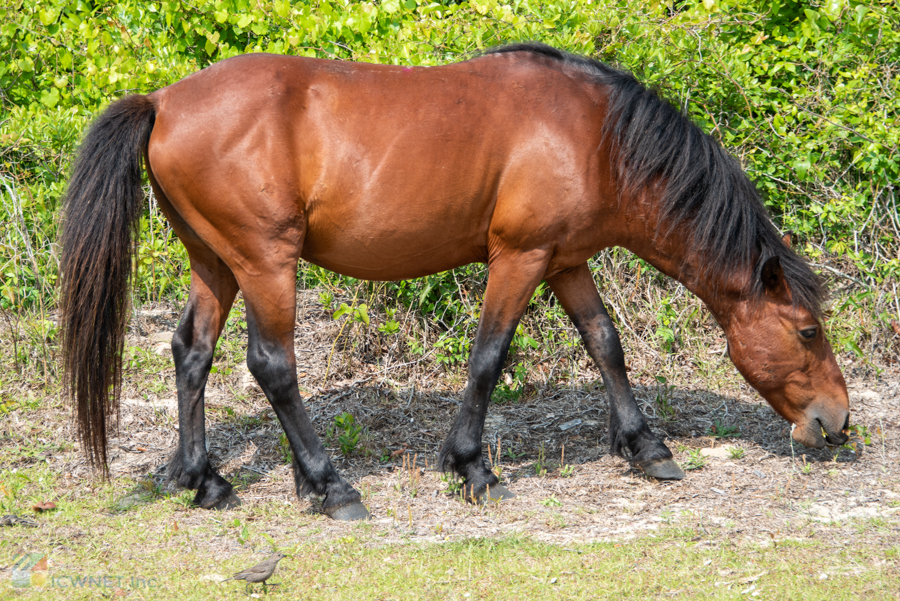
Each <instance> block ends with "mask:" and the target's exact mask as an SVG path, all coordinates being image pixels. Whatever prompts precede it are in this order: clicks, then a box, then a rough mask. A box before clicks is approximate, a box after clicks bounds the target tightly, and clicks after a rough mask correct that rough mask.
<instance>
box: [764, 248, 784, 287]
mask: <svg viewBox="0 0 900 601" xmlns="http://www.w3.org/2000/svg"><path fill="white" fill-rule="evenodd" d="M762 283H763V286H765V287H766V290H767V291H769V292H778V291H779V290H781V287H782V285H783V284H784V270H783V269H782V268H781V260H780V259H779V258H778V256H777V255H776V256H774V257H769V258H768V259H766V262H765V263H763V266H762Z"/></svg>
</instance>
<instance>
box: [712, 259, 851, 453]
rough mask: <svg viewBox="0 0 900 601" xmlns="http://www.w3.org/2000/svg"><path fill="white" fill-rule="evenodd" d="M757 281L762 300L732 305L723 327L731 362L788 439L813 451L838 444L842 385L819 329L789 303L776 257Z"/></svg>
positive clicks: (842, 427) (845, 421)
mask: <svg viewBox="0 0 900 601" xmlns="http://www.w3.org/2000/svg"><path fill="white" fill-rule="evenodd" d="M761 277H762V284H763V287H764V290H765V294H764V295H763V298H761V299H760V300H759V302H758V303H738V305H737V307H738V308H737V310H736V311H735V312H734V313H733V314H732V315H731V319H729V320H728V322H727V325H726V326H725V334H726V336H727V338H728V352H729V355H730V356H731V360H732V361H734V364H735V365H736V366H737V368H738V371H740V372H741V374H742V375H743V376H744V378H746V379H747V381H748V382H749V383H750V384H751V385H752V386H753V387H754V388H756V389H757V390H758V391H759V393H760V394H761V395H762V396H763V397H764V398H765V399H766V400H767V401H768V402H769V404H770V405H772V407H773V408H774V409H775V411H777V412H778V413H779V414H781V416H782V417H784V418H785V419H786V420H788V421H789V422H790V423H791V424H792V434H791V436H792V437H793V439H794V440H796V441H797V442H799V443H802V444H804V445H806V446H808V447H815V448H821V447H823V446H825V443H826V442H827V443H828V444H831V445H839V444H843V443H844V442H846V440H847V434H846V430H847V428H848V427H849V420H850V411H849V403H848V398H847V384H846V382H844V376H843V375H842V374H841V370H840V368H838V366H837V362H836V361H835V358H834V353H833V352H832V350H831V345H830V344H829V343H828V340H827V339H826V338H825V332H824V328H823V327H822V324H821V323H819V321H818V320H817V319H816V317H815V316H814V315H813V314H812V313H810V312H809V311H808V310H807V309H805V308H803V307H801V306H797V305H795V304H794V303H793V302H792V299H791V290H790V287H789V286H788V283H787V281H786V280H785V278H784V272H783V270H782V267H781V263H780V261H779V259H778V257H773V258H771V259H769V260H767V261H766V262H765V263H764V265H763V267H762V270H761ZM823 431H824V437H823Z"/></svg>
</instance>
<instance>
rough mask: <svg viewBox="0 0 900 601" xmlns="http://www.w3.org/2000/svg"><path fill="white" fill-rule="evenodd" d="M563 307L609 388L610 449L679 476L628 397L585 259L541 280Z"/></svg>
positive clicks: (621, 363)
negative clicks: (566, 269)
mask: <svg viewBox="0 0 900 601" xmlns="http://www.w3.org/2000/svg"><path fill="white" fill-rule="evenodd" d="M547 283H548V284H549V285H550V289H551V290H553V293H554V294H555V295H556V298H557V299H559V302H560V304H561V305H562V306H563V309H565V311H566V313H567V314H568V315H569V317H570V318H571V319H572V321H573V322H574V323H575V327H576V328H578V332H579V333H580V334H581V337H582V339H583V340H584V344H585V346H586V347H587V350H588V353H589V354H590V355H591V357H592V358H593V359H594V362H596V363H597V366H598V367H599V368H600V373H601V374H602V376H603V383H604V384H605V385H606V390H607V391H608V392H609V440H610V448H611V450H612V452H613V453H614V454H617V455H624V453H623V451H624V449H625V448H626V447H627V448H628V450H629V451H630V452H631V457H632V461H633V462H634V463H635V464H636V465H637V466H638V467H640V468H641V469H642V470H643V471H644V472H645V473H647V474H649V475H651V476H654V477H656V478H660V479H665V480H678V479H681V478H684V472H682V471H681V469H680V468H679V467H678V466H677V465H676V464H675V462H674V461H672V452H671V451H669V449H668V448H667V447H666V445H665V444H663V442H662V441H661V440H659V438H657V437H656V436H655V435H654V434H653V433H652V432H651V431H650V428H649V427H648V426H647V422H646V421H645V420H644V416H643V414H641V410H640V409H639V408H638V406H637V403H635V401H634V394H633V393H632V391H631V384H629V383H628V375H627V374H626V373H625V354H624V352H623V351H622V344H621V343H620V342H619V334H618V333H617V332H616V328H615V326H614V325H613V323H612V320H611V319H610V318H609V314H608V313H607V312H606V307H604V306H603V301H602V300H601V299H600V295H599V294H597V287H596V286H595V285H594V279H593V277H592V276H591V272H590V269H589V268H588V266H587V263H585V264H582V265H580V266H579V267H576V268H575V269H573V270H570V271H567V272H564V273H561V274H559V275H556V276H554V277H552V278H549V279H548V280H547Z"/></svg>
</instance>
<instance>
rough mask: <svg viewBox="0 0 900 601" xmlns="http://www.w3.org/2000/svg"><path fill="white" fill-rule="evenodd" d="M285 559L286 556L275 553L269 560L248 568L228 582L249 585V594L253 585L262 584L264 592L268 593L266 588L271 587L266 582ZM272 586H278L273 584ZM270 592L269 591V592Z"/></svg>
mask: <svg viewBox="0 0 900 601" xmlns="http://www.w3.org/2000/svg"><path fill="white" fill-rule="evenodd" d="M282 559H284V555H282V554H281V553H275V554H274V555H271V556H269V558H268V559H266V560H264V561H261V562H259V563H258V564H256V565H255V566H253V567H252V568H247V569H246V570H243V571H241V572H238V573H237V574H235V575H234V576H232V577H231V578H229V579H228V580H243V581H244V582H246V583H247V590H248V592H249V590H250V585H251V584H257V583H260V582H261V583H262V585H263V590H264V591H267V589H266V587H267V586H269V585H267V584H266V580H268V579H269V578H271V577H272V574H273V573H274V572H275V566H276V565H278V562H279V561H281V560H282ZM272 586H277V585H276V584H273V585H272ZM267 592H268V591H267Z"/></svg>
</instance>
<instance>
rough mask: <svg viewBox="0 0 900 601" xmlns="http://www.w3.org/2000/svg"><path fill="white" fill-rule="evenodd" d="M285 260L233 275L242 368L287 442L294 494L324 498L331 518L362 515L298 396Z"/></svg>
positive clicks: (291, 287)
mask: <svg viewBox="0 0 900 601" xmlns="http://www.w3.org/2000/svg"><path fill="white" fill-rule="evenodd" d="M285 263H286V264H288V265H289V267H288V268H286V269H285V268H284V264H281V267H276V268H267V266H266V265H264V264H263V263H262V262H260V263H257V264H256V265H255V266H256V267H257V268H258V271H257V273H255V274H253V275H250V274H243V275H239V276H238V277H239V279H240V285H241V290H242V291H243V294H244V302H245V303H246V305H247V325H248V329H249V337H250V340H249V347H248V349H247V366H248V367H249V368H250V371H251V373H253V375H254V376H255V377H256V380H257V381H258V382H259V385H260V387H261V388H262V389H263V392H264V393H265V394H266V397H267V398H268V399H269V402H270V403H271V404H272V408H273V409H274V410H275V414H276V415H277V416H278V419H279V421H280V422H281V426H282V427H283V428H284V431H285V434H286V435H287V439H288V442H289V443H290V445H291V450H292V451H293V455H294V481H295V485H296V489H297V495H298V496H305V495H308V494H315V495H317V496H319V497H322V498H324V501H323V510H324V512H325V513H326V514H327V515H329V516H331V517H332V518H334V519H339V520H359V519H365V518H367V517H368V516H369V512H368V511H367V510H366V508H365V506H364V505H363V504H362V502H361V500H360V496H359V493H358V492H357V491H356V490H354V489H353V487H352V486H350V484H348V483H347V481H346V480H344V479H343V478H341V476H340V475H339V474H338V473H337V470H335V469H334V466H332V464H331V460H330V459H329V458H328V453H326V451H325V447H324V446H323V445H322V441H321V440H319V437H318V435H316V431H315V428H313V425H312V422H311V421H310V419H309V415H308V414H307V413H306V409H305V408H304V407H303V401H302V399H301V398H300V391H299V389H298V385H297V369H296V362H295V356H294V319H295V315H296V289H295V279H296V263H293V264H290V263H289V262H288V261H285Z"/></svg>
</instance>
